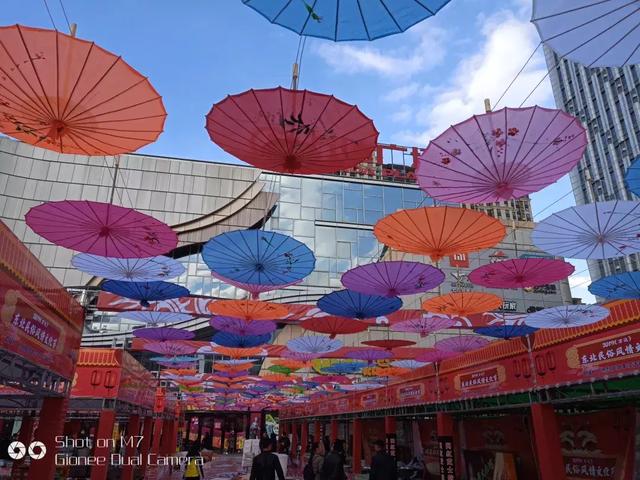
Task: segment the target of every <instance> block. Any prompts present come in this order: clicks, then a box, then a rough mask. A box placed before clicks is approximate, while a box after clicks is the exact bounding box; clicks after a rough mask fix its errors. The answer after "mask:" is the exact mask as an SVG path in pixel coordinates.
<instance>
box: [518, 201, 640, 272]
mask: <svg viewBox="0 0 640 480" xmlns="http://www.w3.org/2000/svg"><path fill="white" fill-rule="evenodd" d="M639 232H640V202H629V201H619V200H612V201H609V202H597V203H589V204H587V205H579V206H577V207H570V208H567V209H565V210H561V211H560V212H557V213H554V214H553V215H551V216H550V217H547V218H545V219H544V220H543V221H542V222H540V223H538V224H537V225H536V227H535V229H534V230H533V233H532V235H531V240H532V241H533V244H534V245H535V246H536V247H538V248H540V249H541V250H544V251H545V252H547V253H550V254H552V255H558V256H562V257H566V258H585V259H592V260H593V259H607V258H616V257H623V256H626V255H629V254H631V253H634V252H639V251H640V236H639V235H638V233H639Z"/></svg>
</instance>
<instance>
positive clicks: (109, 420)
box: [34, 409, 116, 480]
mask: <svg viewBox="0 0 640 480" xmlns="http://www.w3.org/2000/svg"><path fill="white" fill-rule="evenodd" d="M115 423H116V412H115V411H114V410H111V409H104V410H102V411H101V412H100V418H99V419H98V430H97V431H96V436H95V440H94V442H95V443H94V448H93V455H94V456H96V457H106V458H107V460H109V456H110V455H111V448H110V444H109V439H110V438H112V436H113V425H114V424H115ZM108 468H109V462H108V461H107V462H105V463H104V465H94V466H93V467H91V477H90V478H91V480H106V478H107V470H108ZM42 478H44V477H42ZM34 480H35V479H34Z"/></svg>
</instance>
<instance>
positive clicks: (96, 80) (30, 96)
mask: <svg viewBox="0 0 640 480" xmlns="http://www.w3.org/2000/svg"><path fill="white" fill-rule="evenodd" d="M0 46H1V48H0V71H2V75H1V76H0V98H2V102H0V131H1V132H2V133H4V134H6V135H10V136H12V137H14V138H17V139H18V140H20V141H21V142H26V143H29V144H31V145H37V146H39V147H42V148H46V149H49V150H54V151H56V152H61V153H76V154H80V155H100V156H104V155H118V154H121V153H129V152H134V151H136V150H137V149H139V148H141V147H143V146H144V145H147V144H149V143H151V142H154V141H155V140H156V139H157V138H158V136H159V135H160V133H162V128H163V126H164V120H165V118H166V116H167V112H166V111H165V109H164V106H163V105H162V98H161V97H160V95H159V94H158V92H156V90H155V89H154V88H153V87H152V86H151V84H150V83H149V81H148V80H147V78H146V77H144V76H143V75H141V74H140V73H138V72H137V71H136V70H134V69H133V68H131V66H129V65H127V64H126V63H125V62H124V60H123V59H122V57H119V56H116V55H114V54H112V53H110V52H108V51H106V50H104V49H102V48H100V47H99V46H97V45H96V44H95V43H93V42H88V41H86V40H80V39H79V38H76V37H74V36H69V35H65V34H64V33H62V32H59V31H57V30H46V29H43V28H31V27H23V26H21V25H12V26H9V27H0ZM160 253H162V252H160Z"/></svg>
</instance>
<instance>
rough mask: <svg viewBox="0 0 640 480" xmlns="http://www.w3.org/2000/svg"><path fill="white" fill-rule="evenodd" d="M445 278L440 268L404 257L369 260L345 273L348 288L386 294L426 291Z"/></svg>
mask: <svg viewBox="0 0 640 480" xmlns="http://www.w3.org/2000/svg"><path fill="white" fill-rule="evenodd" d="M443 281H444V273H443V272H442V270H440V269H439V268H436V267H433V266H431V265H427V264H424V263H419V262H405V261H390V262H377V263H370V264H367V265H361V266H359V267H355V268H352V269H351V270H349V271H348V272H346V273H345V274H344V275H342V284H343V285H344V286H345V288H347V289H349V290H353V291H354V292H359V293H366V294H370V295H382V296H384V297H395V296H396V295H412V294H414V293H421V292H426V291H429V290H431V289H432V288H435V287H437V286H438V285H440V284H441V283H442V282H443Z"/></svg>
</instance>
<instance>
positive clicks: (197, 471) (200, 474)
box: [182, 443, 204, 480]
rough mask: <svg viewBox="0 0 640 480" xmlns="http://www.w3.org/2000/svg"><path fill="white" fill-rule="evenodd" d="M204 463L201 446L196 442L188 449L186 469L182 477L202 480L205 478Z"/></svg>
mask: <svg viewBox="0 0 640 480" xmlns="http://www.w3.org/2000/svg"><path fill="white" fill-rule="evenodd" d="M203 463H204V460H203V458H202V457H201V456H200V446H199V445H198V444H197V443H194V444H193V445H191V447H189V450H188V451H187V466H186V467H185V469H184V475H183V477H182V478H184V479H185V480H202V479H203V478H204V471H203V470H202V464H203Z"/></svg>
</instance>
